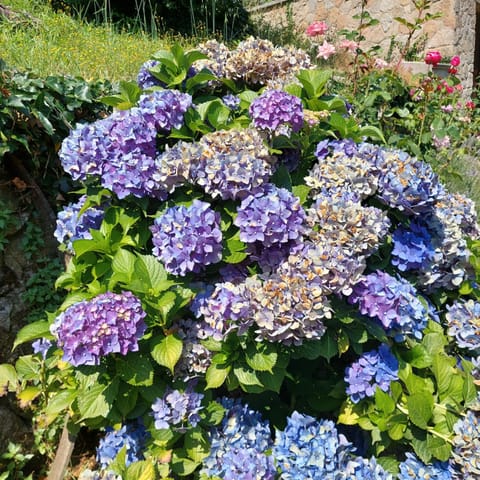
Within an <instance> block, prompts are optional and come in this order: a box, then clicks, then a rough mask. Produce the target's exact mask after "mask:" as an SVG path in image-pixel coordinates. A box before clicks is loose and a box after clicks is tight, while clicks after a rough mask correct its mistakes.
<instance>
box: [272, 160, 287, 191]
mask: <svg viewBox="0 0 480 480" xmlns="http://www.w3.org/2000/svg"><path fill="white" fill-rule="evenodd" d="M270 183H273V184H274V185H276V186H277V187H279V188H285V189H287V190H289V191H291V190H292V178H291V177H290V173H289V171H288V168H287V167H285V165H280V167H278V168H277V169H276V170H275V173H274V174H273V175H272V177H271V178H270Z"/></svg>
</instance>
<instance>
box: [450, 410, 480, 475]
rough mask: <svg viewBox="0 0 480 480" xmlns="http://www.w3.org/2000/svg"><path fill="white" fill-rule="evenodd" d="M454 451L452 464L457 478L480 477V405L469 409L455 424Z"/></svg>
mask: <svg viewBox="0 0 480 480" xmlns="http://www.w3.org/2000/svg"><path fill="white" fill-rule="evenodd" d="M453 431H454V437H453V452H452V458H451V461H450V464H451V466H452V468H453V470H454V472H455V479H456V480H463V479H466V480H470V479H472V480H473V479H477V478H480V406H479V404H478V401H477V403H476V404H475V405H474V406H473V407H471V408H470V409H469V410H467V412H466V414H465V417H463V418H462V419H460V420H458V421H457V423H456V424H455V425H454V426H453Z"/></svg>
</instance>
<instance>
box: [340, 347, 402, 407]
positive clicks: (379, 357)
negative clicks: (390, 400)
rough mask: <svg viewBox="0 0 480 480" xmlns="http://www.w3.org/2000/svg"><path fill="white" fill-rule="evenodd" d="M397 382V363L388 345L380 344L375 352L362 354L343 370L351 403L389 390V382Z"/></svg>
mask: <svg viewBox="0 0 480 480" xmlns="http://www.w3.org/2000/svg"><path fill="white" fill-rule="evenodd" d="M395 380H398V361H397V359H396V358H395V357H394V356H393V354H392V353H391V351H390V348H389V346H388V345H386V344H384V343H382V345H380V347H379V348H378V349H377V350H371V351H370V352H366V353H364V354H363V355H362V356H361V357H360V358H359V359H358V360H357V361H356V362H354V363H352V365H350V367H347V369H346V370H345V382H346V383H347V385H348V386H347V390H346V392H347V394H348V395H349V396H350V398H351V400H352V402H353V403H358V402H359V401H360V400H362V399H363V398H366V397H373V396H374V395H375V390H376V389H377V387H378V388H380V389H381V390H383V391H384V392H388V391H389V390H390V382H393V381H395Z"/></svg>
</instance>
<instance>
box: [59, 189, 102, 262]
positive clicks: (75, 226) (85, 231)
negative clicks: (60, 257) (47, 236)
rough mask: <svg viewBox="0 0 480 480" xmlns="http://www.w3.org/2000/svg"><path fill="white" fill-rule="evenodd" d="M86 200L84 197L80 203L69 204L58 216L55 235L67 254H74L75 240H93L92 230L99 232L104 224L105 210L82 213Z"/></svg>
mask: <svg viewBox="0 0 480 480" xmlns="http://www.w3.org/2000/svg"><path fill="white" fill-rule="evenodd" d="M86 200H87V197H86V195H83V196H82V197H80V199H79V200H78V202H76V203H69V204H68V205H67V206H66V207H64V209H63V210H61V211H60V212H58V214H57V227H56V229H55V232H54V234H53V235H54V236H55V238H56V239H57V241H58V243H60V244H61V245H63V246H64V247H65V249H66V250H67V252H70V253H71V252H73V242H74V241H75V240H79V239H82V238H83V239H90V238H92V235H91V234H90V229H93V230H98V229H99V228H100V225H101V223H102V220H103V217H104V214H105V212H104V210H103V208H96V207H89V208H87V209H86V210H85V211H84V212H82V213H80V211H81V210H82V208H83V206H84V205H85V202H86Z"/></svg>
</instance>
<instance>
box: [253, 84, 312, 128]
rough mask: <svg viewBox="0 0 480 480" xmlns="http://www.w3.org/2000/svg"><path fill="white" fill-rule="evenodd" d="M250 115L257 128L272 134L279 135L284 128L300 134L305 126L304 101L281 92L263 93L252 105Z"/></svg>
mask: <svg viewBox="0 0 480 480" xmlns="http://www.w3.org/2000/svg"><path fill="white" fill-rule="evenodd" d="M249 113H250V117H251V118H252V121H253V125H254V126H255V127H256V128H258V129H260V130H267V131H269V132H272V133H275V132H277V133H278V132H279V131H280V130H279V129H280V127H282V126H288V127H289V128H291V129H292V131H294V132H298V131H300V130H301V128H302V126H303V107H302V101H301V100H300V99H299V98H298V97H296V96H295V95H290V94H289V93H287V92H283V91H281V90H267V91H266V92H264V93H262V94H261V95H260V96H259V97H257V98H256V99H255V100H254V101H253V102H252V103H251V104H250V109H249Z"/></svg>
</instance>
